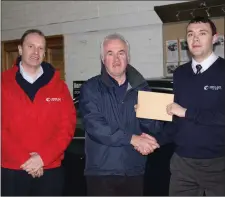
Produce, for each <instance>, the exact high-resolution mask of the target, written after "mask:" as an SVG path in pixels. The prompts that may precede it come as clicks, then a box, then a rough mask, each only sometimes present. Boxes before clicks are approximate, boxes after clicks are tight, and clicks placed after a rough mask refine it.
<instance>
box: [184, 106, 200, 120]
mask: <svg viewBox="0 0 225 197" xmlns="http://www.w3.org/2000/svg"><path fill="white" fill-rule="evenodd" d="M197 113H198V111H197V110H196V109H191V108H188V109H187V110H186V113H185V118H187V119H189V120H195V119H196V116H197Z"/></svg>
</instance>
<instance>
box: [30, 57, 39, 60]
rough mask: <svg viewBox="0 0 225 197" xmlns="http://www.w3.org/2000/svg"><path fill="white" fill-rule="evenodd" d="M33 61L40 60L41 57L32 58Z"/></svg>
mask: <svg viewBox="0 0 225 197" xmlns="http://www.w3.org/2000/svg"><path fill="white" fill-rule="evenodd" d="M31 59H32V60H39V57H31Z"/></svg>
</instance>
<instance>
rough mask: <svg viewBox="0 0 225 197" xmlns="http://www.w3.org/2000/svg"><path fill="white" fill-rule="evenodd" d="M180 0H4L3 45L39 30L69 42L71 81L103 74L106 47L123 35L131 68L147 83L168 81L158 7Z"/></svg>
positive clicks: (68, 77) (67, 59)
mask: <svg viewBox="0 0 225 197" xmlns="http://www.w3.org/2000/svg"><path fill="white" fill-rule="evenodd" d="M179 2H181V1H179ZM171 3H178V1H3V2H1V6H2V31H1V34H2V40H13V39H19V38H20V37H21V36H22V34H23V33H24V31H26V30H27V29H30V28H38V29H40V30H42V31H43V32H44V33H45V35H56V34H63V35H64V38H65V69H66V82H67V84H68V86H69V89H70V91H71V93H72V81H73V80H83V79H88V78H90V77H92V76H94V75H96V74H98V73H99V72H100V59H99V57H100V50H99V49H100V42H101V40H102V39H103V38H104V37H105V36H106V35H107V34H109V33H113V32H118V33H121V34H123V35H124V36H125V38H126V39H127V40H128V41H129V42H130V45H131V64H132V65H133V66H135V67H136V68H137V69H138V70H139V71H140V72H141V73H142V74H143V75H144V76H145V77H146V78H151V77H160V76H163V47H162V46H163V43H162V22H161V21H160V19H159V17H158V16H157V14H156V13H155V11H154V6H157V5H165V4H171Z"/></svg>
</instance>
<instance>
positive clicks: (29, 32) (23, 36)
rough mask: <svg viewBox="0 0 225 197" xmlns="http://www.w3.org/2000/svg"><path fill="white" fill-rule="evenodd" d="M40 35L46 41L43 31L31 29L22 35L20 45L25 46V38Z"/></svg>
mask: <svg viewBox="0 0 225 197" xmlns="http://www.w3.org/2000/svg"><path fill="white" fill-rule="evenodd" d="M34 33H35V34H38V35H40V36H42V37H43V38H44V39H45V35H44V33H43V32H42V31H40V30H38V29H29V30H27V31H25V32H24V34H23V35H22V37H21V39H20V44H21V45H23V42H24V40H25V38H26V37H27V36H28V35H29V34H34Z"/></svg>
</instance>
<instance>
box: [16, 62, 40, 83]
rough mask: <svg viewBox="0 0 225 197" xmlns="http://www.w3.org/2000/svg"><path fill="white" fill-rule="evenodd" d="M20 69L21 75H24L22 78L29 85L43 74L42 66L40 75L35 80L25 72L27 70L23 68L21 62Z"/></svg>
mask: <svg viewBox="0 0 225 197" xmlns="http://www.w3.org/2000/svg"><path fill="white" fill-rule="evenodd" d="M19 68H20V74H21V75H22V77H23V78H24V79H25V80H26V81H28V82H29V83H31V84H32V83H34V82H35V81H36V80H37V79H38V78H39V77H40V76H41V75H42V74H43V73H44V71H43V68H42V66H40V69H39V71H38V75H37V77H36V78H35V79H33V78H32V77H31V76H30V75H29V74H28V73H27V72H25V70H24V69H23V66H22V62H21V61H20V63H19Z"/></svg>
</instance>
